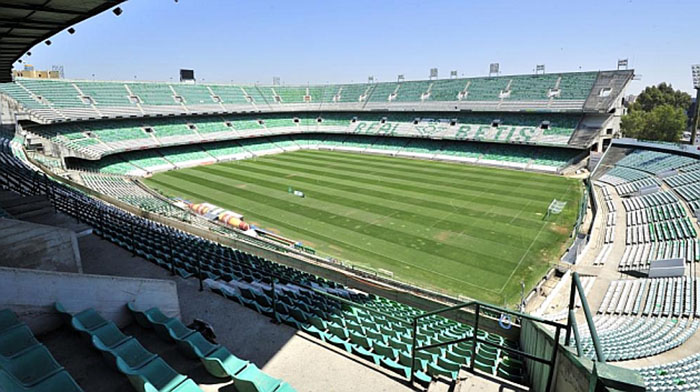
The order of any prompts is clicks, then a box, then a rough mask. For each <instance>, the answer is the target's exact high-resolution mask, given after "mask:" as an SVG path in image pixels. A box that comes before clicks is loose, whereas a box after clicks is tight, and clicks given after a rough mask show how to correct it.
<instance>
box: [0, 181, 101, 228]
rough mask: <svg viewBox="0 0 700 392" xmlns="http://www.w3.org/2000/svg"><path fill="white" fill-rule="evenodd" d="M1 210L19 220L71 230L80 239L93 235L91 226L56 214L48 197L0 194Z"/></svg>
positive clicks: (11, 193)
mask: <svg viewBox="0 0 700 392" xmlns="http://www.w3.org/2000/svg"><path fill="white" fill-rule="evenodd" d="M0 208H2V209H3V210H4V211H6V212H7V213H8V214H10V215H12V217H13V218H15V219H18V220H23V221H26V222H31V223H38V224H42V225H47V226H55V227H60V228H64V229H68V230H71V231H73V232H74V233H75V234H76V236H77V237H78V238H80V237H83V236H85V235H88V234H91V233H92V228H91V227H90V226H88V225H86V224H83V223H78V222H76V221H75V219H73V218H71V217H70V216H68V215H63V214H59V213H56V211H55V210H54V208H53V205H52V204H51V201H49V199H48V197H47V196H46V195H37V196H20V195H18V194H16V193H14V192H0Z"/></svg>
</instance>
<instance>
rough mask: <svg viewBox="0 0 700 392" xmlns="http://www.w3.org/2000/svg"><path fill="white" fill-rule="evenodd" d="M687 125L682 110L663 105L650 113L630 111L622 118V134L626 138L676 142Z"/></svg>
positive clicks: (686, 118)
mask: <svg viewBox="0 0 700 392" xmlns="http://www.w3.org/2000/svg"><path fill="white" fill-rule="evenodd" d="M687 123H688V117H687V116H686V114H685V111H684V110H683V109H682V108H679V107H674V106H673V105H669V104H663V105H660V106H656V107H655V108H653V109H652V110H651V111H649V112H647V111H643V110H632V111H630V112H629V114H627V115H625V116H623V117H622V123H621V127H622V132H623V134H624V135H625V136H627V137H634V138H637V139H645V140H659V141H666V142H678V141H680V139H681V135H683V131H684V130H685V128H686V124H687Z"/></svg>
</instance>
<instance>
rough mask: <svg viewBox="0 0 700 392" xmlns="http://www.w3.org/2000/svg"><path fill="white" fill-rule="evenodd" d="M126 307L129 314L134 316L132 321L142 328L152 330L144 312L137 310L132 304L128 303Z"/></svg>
mask: <svg viewBox="0 0 700 392" xmlns="http://www.w3.org/2000/svg"><path fill="white" fill-rule="evenodd" d="M126 307H127V308H128V309H129V312H131V315H132V316H134V319H135V320H136V323H137V324H138V325H140V326H141V327H143V328H149V329H150V328H153V324H152V323H151V322H150V320H148V317H147V316H146V312H144V311H141V310H137V309H136V306H135V305H134V303H133V302H128V303H127V304H126Z"/></svg>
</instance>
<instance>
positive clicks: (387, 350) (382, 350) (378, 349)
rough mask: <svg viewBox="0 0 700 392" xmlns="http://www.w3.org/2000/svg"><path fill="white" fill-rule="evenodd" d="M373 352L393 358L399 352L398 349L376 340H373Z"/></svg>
mask: <svg viewBox="0 0 700 392" xmlns="http://www.w3.org/2000/svg"><path fill="white" fill-rule="evenodd" d="M374 352H375V353H377V354H379V355H382V356H384V357H385V358H387V359H395V358H396V356H397V355H398V354H399V350H397V349H395V348H393V347H389V346H387V345H386V344H384V343H382V342H377V341H375V342H374Z"/></svg>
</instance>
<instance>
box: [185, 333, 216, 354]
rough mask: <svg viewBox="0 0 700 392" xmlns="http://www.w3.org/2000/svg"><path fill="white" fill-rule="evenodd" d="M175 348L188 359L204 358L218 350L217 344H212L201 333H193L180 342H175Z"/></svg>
mask: <svg viewBox="0 0 700 392" xmlns="http://www.w3.org/2000/svg"><path fill="white" fill-rule="evenodd" d="M175 342H176V343H177V348H178V349H179V350H180V351H181V352H182V353H183V354H185V355H186V356H188V357H190V358H197V359H200V358H204V357H206V356H207V355H209V354H211V353H213V352H214V351H215V350H216V349H218V348H219V347H221V346H219V345H218V344H213V343H211V342H209V341H208V340H207V339H205V338H204V336H202V334H201V333H199V332H195V333H193V334H190V335H189V336H187V337H185V338H184V339H181V340H176V341H175Z"/></svg>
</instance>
